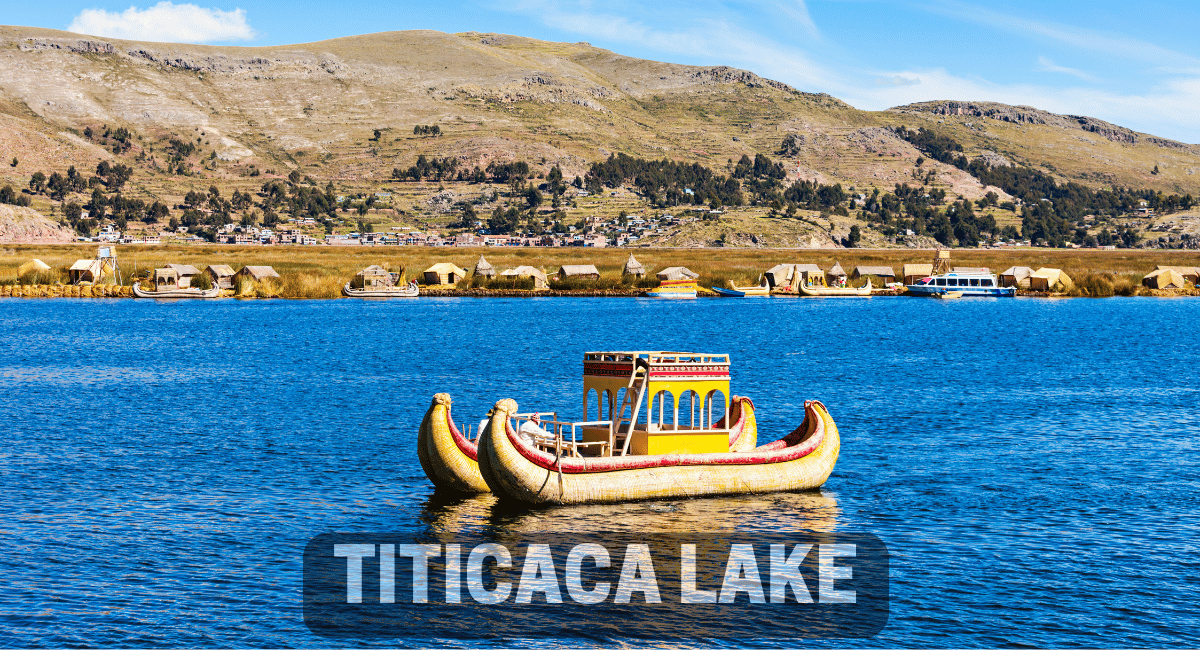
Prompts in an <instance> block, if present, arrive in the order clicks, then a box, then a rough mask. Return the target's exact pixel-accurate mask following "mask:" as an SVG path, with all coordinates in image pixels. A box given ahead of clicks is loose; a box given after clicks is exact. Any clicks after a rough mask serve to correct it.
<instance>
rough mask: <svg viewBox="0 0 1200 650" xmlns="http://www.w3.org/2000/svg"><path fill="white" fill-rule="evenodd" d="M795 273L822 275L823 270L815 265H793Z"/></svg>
mask: <svg viewBox="0 0 1200 650" xmlns="http://www.w3.org/2000/svg"><path fill="white" fill-rule="evenodd" d="M793 266H795V267H796V272H797V273H824V272H825V270H824V269H822V268H821V267H820V266H818V265H816V264H794V265H793Z"/></svg>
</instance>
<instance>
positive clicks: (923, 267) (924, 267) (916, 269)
mask: <svg viewBox="0 0 1200 650" xmlns="http://www.w3.org/2000/svg"><path fill="white" fill-rule="evenodd" d="M900 272H901V273H903V274H904V284H916V283H918V282H920V281H921V280H923V279H925V278H927V277H929V276H931V275H933V265H932V264H905V265H904V266H903V267H902V268H901V269H900Z"/></svg>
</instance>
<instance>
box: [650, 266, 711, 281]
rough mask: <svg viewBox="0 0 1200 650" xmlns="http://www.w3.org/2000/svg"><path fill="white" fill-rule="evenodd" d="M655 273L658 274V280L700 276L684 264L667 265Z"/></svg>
mask: <svg viewBox="0 0 1200 650" xmlns="http://www.w3.org/2000/svg"><path fill="white" fill-rule="evenodd" d="M656 275H658V279H659V280H695V279H696V278H698V277H700V274H699V273H696V272H695V271H693V270H691V269H689V268H688V267H686V266H668V267H667V268H665V269H663V270H661V271H659V272H658V273H657V274H656Z"/></svg>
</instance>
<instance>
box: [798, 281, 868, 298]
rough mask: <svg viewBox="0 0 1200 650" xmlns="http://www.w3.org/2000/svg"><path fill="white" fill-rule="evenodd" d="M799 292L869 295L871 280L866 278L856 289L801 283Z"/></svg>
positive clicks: (811, 294)
mask: <svg viewBox="0 0 1200 650" xmlns="http://www.w3.org/2000/svg"><path fill="white" fill-rule="evenodd" d="M798 288H799V290H800V293H802V294H804V295H806V296H869V295H871V280H870V278H868V279H867V283H866V284H865V285H863V286H861V287H859V288H857V289H850V288H835V287H806V286H804V285H803V284H802V285H800V286H799V287H798Z"/></svg>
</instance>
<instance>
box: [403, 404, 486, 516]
mask: <svg viewBox="0 0 1200 650" xmlns="http://www.w3.org/2000/svg"><path fill="white" fill-rule="evenodd" d="M450 405H451V400H450V395H448V394H446V393H438V394H437V395H434V396H433V402H432V403H431V404H430V405H429V410H428V411H426V412H425V419H424V420H422V421H421V428H420V430H419V432H418V433H417V458H418V459H419V460H420V461H421V469H423V470H425V476H428V477H429V480H430V481H432V482H433V484H434V486H436V487H438V488H441V489H445V490H452V491H455V492H468V493H480V492H490V491H491V489H489V488H488V484H487V483H486V482H485V481H484V480H483V477H482V476H481V475H480V474H479V463H478V462H477V461H476V456H477V453H478V448H477V446H476V443H475V442H473V441H471V440H469V439H467V437H466V436H464V435H463V434H462V432H461V431H459V430H458V427H456V426H454V420H453V418H451V416H450Z"/></svg>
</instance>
